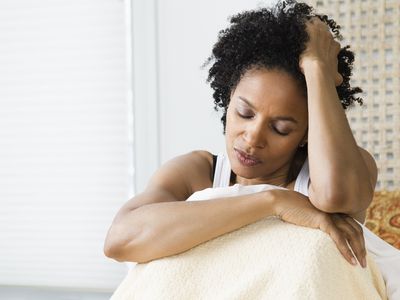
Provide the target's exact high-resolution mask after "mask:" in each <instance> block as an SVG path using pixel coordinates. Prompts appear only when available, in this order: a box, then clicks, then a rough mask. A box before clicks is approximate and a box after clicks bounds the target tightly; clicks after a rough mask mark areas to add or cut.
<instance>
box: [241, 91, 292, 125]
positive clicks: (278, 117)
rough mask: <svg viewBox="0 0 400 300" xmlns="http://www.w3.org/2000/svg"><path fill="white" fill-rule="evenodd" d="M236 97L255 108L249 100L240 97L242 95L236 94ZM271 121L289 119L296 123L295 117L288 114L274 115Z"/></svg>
mask: <svg viewBox="0 0 400 300" xmlns="http://www.w3.org/2000/svg"><path fill="white" fill-rule="evenodd" d="M238 98H239V99H240V100H242V101H243V102H245V103H246V104H247V105H248V106H250V107H251V108H252V109H254V110H255V107H254V105H253V104H251V103H250V101H249V100H247V99H246V98H244V97H242V96H238ZM272 120H273V121H290V122H293V123H296V124H297V123H298V122H297V120H296V119H294V118H293V117H289V116H276V117H273V118H272Z"/></svg>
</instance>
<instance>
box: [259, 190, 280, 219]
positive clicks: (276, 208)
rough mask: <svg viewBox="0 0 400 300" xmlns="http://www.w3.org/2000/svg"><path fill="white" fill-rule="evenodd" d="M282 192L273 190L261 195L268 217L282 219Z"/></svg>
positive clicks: (263, 192)
mask: <svg viewBox="0 0 400 300" xmlns="http://www.w3.org/2000/svg"><path fill="white" fill-rule="evenodd" d="M281 192H282V191H281V190H279V189H271V190H266V191H262V192H261V193H260V195H261V198H262V201H263V207H265V208H266V212H265V214H266V215H268V216H276V217H280V215H281V211H282V200H283V197H280V196H279V194H280V193H281Z"/></svg>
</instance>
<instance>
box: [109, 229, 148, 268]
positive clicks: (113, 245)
mask: <svg viewBox="0 0 400 300" xmlns="http://www.w3.org/2000/svg"><path fill="white" fill-rule="evenodd" d="M117 231H118V229H116V228H111V229H110V231H109V233H108V235H107V238H106V240H105V242H104V247H103V252H104V255H105V256H106V257H109V258H112V259H114V260H116V261H118V262H135V263H145V262H149V261H151V260H152V259H153V258H152V257H153V256H152V255H151V253H150V251H147V249H148V246H146V245H148V243H147V242H146V241H147V240H148V239H147V238H146V237H145V235H144V234H140V233H139V234H136V235H135V236H134V237H132V236H131V237H130V238H129V239H124V238H117V237H121V236H122V235H118V234H117V233H116V232H117Z"/></svg>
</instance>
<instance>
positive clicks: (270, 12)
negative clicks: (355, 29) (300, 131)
mask: <svg viewBox="0 0 400 300" xmlns="http://www.w3.org/2000/svg"><path fill="white" fill-rule="evenodd" d="M312 17H318V18H319V19H321V20H322V21H323V22H325V23H326V24H327V25H328V26H329V27H330V29H331V30H332V32H333V34H334V37H335V39H338V40H342V36H341V34H340V32H339V29H340V26H339V25H337V24H336V22H335V21H334V20H332V19H330V18H328V16H327V15H320V14H316V13H315V12H314V10H313V8H312V7H311V6H309V5H307V4H305V3H302V2H297V1H295V0H282V1H279V2H278V3H277V4H276V5H275V6H274V7H272V8H259V9H257V10H249V11H245V12H242V13H239V14H237V15H235V16H232V17H231V18H230V23H231V24H230V26H229V27H228V28H226V29H224V30H221V31H220V32H219V35H218V40H217V43H216V44H215V45H214V47H213V49H212V55H211V56H210V57H209V58H208V59H207V61H206V62H205V63H204V65H203V67H205V66H207V65H209V64H210V63H212V66H211V68H210V69H209V72H208V78H207V82H209V83H210V85H211V88H212V89H213V90H214V93H213V98H214V104H215V106H214V108H215V110H218V109H219V108H221V109H222V112H223V115H222V117H221V121H222V124H223V133H224V134H225V129H226V113H227V109H228V105H229V102H230V96H231V92H232V91H233V90H234V89H235V87H236V86H237V84H238V83H239V81H240V79H241V78H242V76H243V75H244V74H245V73H246V72H247V71H249V70H251V69H262V68H264V69H268V70H272V69H277V70H282V71H285V72H287V73H288V74H290V75H291V76H293V78H294V79H295V80H297V82H298V83H299V84H300V86H301V87H302V89H303V91H304V95H307V86H306V81H305V77H304V75H303V74H302V72H301V70H300V67H299V57H300V54H301V53H302V52H303V51H304V49H305V46H306V43H307V41H308V39H309V36H308V34H307V32H306V22H307V20H309V19H310V18H312ZM349 48H350V46H346V47H344V48H342V49H341V50H340V52H339V54H338V71H339V73H340V74H341V75H342V77H343V82H342V84H341V85H340V86H338V87H337V88H336V90H337V93H338V96H339V99H340V101H341V103H342V107H343V109H346V108H347V107H349V106H351V105H353V104H354V102H355V101H356V102H358V103H359V104H361V105H362V104H363V100H362V99H361V98H360V97H355V94H357V93H361V92H362V90H361V89H360V88H359V87H351V86H350V76H351V75H352V72H351V71H352V65H353V61H354V53H353V52H352V51H350V50H349ZM307 151H308V150H307V145H306V146H305V147H300V148H298V150H297V152H296V154H295V156H294V157H293V160H292V163H291V166H290V169H289V173H288V175H287V178H286V184H289V183H290V182H291V181H292V180H294V179H295V178H296V176H297V174H298V172H299V171H300V168H301V166H302V164H303V162H304V160H305V158H306V157H307ZM233 175H235V174H233ZM234 177H235V176H233V177H232V178H231V179H234Z"/></svg>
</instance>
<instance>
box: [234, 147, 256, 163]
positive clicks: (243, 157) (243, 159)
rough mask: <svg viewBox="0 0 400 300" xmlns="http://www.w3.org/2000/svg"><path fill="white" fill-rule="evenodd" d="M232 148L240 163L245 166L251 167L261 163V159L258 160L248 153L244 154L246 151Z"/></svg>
mask: <svg viewBox="0 0 400 300" xmlns="http://www.w3.org/2000/svg"><path fill="white" fill-rule="evenodd" d="M233 149H234V150H235V153H236V157H237V159H238V161H239V162H240V163H241V164H242V165H244V166H246V167H253V166H255V165H258V164H260V163H261V160H259V159H258V158H257V157H255V156H251V155H248V154H246V152H243V151H241V150H239V149H236V148H233Z"/></svg>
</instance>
